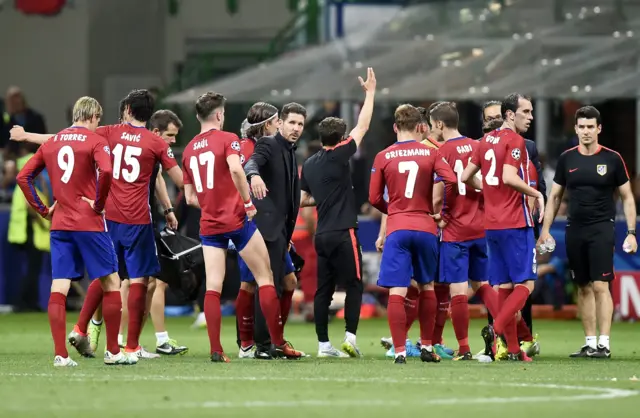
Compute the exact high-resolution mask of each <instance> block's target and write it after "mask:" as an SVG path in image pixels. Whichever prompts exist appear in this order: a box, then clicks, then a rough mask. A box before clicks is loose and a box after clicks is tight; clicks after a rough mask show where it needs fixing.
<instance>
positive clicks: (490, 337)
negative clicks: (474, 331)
mask: <svg viewBox="0 0 640 418" xmlns="http://www.w3.org/2000/svg"><path fill="white" fill-rule="evenodd" d="M480 335H481V336H482V339H483V340H484V355H485V356H489V357H491V360H493V361H495V359H496V357H495V353H494V352H493V344H494V343H495V340H496V333H495V332H494V331H493V326H491V325H487V326H486V327H484V328H482V331H480Z"/></svg>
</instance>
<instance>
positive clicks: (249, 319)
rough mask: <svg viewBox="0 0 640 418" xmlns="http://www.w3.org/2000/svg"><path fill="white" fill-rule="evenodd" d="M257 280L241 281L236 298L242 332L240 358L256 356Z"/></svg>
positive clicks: (239, 329)
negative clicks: (254, 324) (254, 325)
mask: <svg viewBox="0 0 640 418" xmlns="http://www.w3.org/2000/svg"><path fill="white" fill-rule="evenodd" d="M256 287H257V286H256V284H255V282H252V283H250V282H241V283H240V290H239V291H238V296H237V298H236V319H237V321H238V331H239V334H240V352H239V353H238V357H239V358H254V353H255V343H254V341H253V323H254V314H255V303H254V300H255V299H254V294H255V292H256Z"/></svg>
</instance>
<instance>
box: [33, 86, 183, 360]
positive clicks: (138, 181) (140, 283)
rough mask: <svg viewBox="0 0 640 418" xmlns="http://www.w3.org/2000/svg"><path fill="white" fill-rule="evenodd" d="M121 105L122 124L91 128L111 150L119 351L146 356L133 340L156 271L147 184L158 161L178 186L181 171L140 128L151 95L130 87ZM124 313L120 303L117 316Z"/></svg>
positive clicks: (92, 302)
mask: <svg viewBox="0 0 640 418" xmlns="http://www.w3.org/2000/svg"><path fill="white" fill-rule="evenodd" d="M122 105H123V106H124V107H123V109H124V110H123V122H124V123H122V124H118V125H108V126H102V127H99V128H97V129H96V133H97V134H98V135H101V136H103V137H105V138H106V139H107V142H108V144H109V146H110V147H111V150H112V155H111V159H112V162H113V184H112V190H111V193H110V195H109V198H108V199H107V202H106V205H105V216H106V219H107V226H108V230H109V236H111V240H112V241H113V245H114V247H115V250H116V254H118V258H119V260H121V261H123V262H124V264H125V265H126V270H127V273H128V275H129V277H130V290H129V295H128V298H127V303H126V307H127V309H126V311H128V314H129V315H128V316H129V321H128V322H129V324H128V327H127V343H126V347H125V351H126V352H129V353H134V354H136V355H137V356H138V357H145V358H152V357H157V356H156V355H153V354H151V353H148V352H146V350H143V349H142V347H141V346H140V344H139V343H138V340H139V337H140V331H141V329H142V322H143V317H144V313H145V310H146V309H145V308H146V294H147V284H148V281H149V277H152V276H153V277H155V276H157V275H158V273H159V272H160V264H159V262H158V256H157V251H156V244H155V233H154V230H153V224H152V223H151V214H150V211H149V191H150V188H149V184H150V181H151V177H152V175H153V172H154V167H155V165H156V164H157V163H158V162H160V163H161V164H162V166H163V168H164V169H165V171H167V174H168V175H169V177H171V179H172V180H173V181H174V183H175V184H176V185H178V187H182V170H181V169H180V167H178V164H177V162H176V160H175V158H174V156H173V151H171V148H169V146H168V145H167V144H166V143H165V142H164V141H163V140H162V138H160V137H159V136H157V135H155V134H153V133H151V132H150V131H149V130H147V129H146V124H147V122H148V121H149V119H150V118H151V115H152V113H153V107H154V100H153V97H152V96H151V93H149V91H147V90H133V91H131V92H130V93H129V94H128V95H127V96H126V97H125V98H124V99H123V102H122ZM47 138H48V136H47V135H35V134H27V133H25V134H24V138H23V139H26V140H28V141H31V142H43V141H46V140H47ZM153 180H154V181H155V178H154V179H153ZM101 293H102V292H101V290H100V288H99V287H97V286H95V285H94V286H89V289H88V290H87V296H86V298H85V301H84V304H83V308H82V310H81V311H80V315H79V317H78V322H77V324H76V326H75V327H74V329H73V331H72V332H71V333H70V334H69V340H70V341H76V342H77V341H81V342H84V338H85V337H86V336H87V331H88V330H87V328H88V324H89V320H90V319H91V317H92V316H93V313H94V312H95V311H96V309H97V307H98V305H99V304H100V301H101V299H102V294H101ZM126 311H125V310H124V306H123V316H124V315H125V313H124V312H126ZM72 344H73V343H72ZM76 349H77V350H79V351H80V352H81V354H83V355H90V354H92V351H91V347H90V346H88V345H85V344H84V343H82V345H81V347H80V348H79V347H76Z"/></svg>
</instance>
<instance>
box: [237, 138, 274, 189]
mask: <svg viewBox="0 0 640 418" xmlns="http://www.w3.org/2000/svg"><path fill="white" fill-rule="evenodd" d="M272 148H273V141H272V140H271V139H261V140H260V141H258V142H256V147H255V149H254V150H253V154H252V155H251V157H250V158H249V161H247V162H246V163H245V165H244V172H245V174H246V176H247V180H251V177H253V176H259V175H260V169H261V168H262V167H264V166H265V165H266V164H267V162H268V161H269V160H270V159H271V154H272Z"/></svg>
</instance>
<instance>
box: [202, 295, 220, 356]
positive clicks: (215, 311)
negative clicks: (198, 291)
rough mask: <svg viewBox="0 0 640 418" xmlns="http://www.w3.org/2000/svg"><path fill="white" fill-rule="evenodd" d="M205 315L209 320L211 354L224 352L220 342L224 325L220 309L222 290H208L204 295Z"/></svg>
mask: <svg viewBox="0 0 640 418" xmlns="http://www.w3.org/2000/svg"><path fill="white" fill-rule="evenodd" d="M204 317H205V319H206V320H207V333H208V334H209V345H210V346H211V354H213V353H220V354H222V353H224V351H223V350H222V344H221V343H220V327H221V326H222V312H221V311H220V292H216V291H215V290H207V292H206V293H205V295H204Z"/></svg>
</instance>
